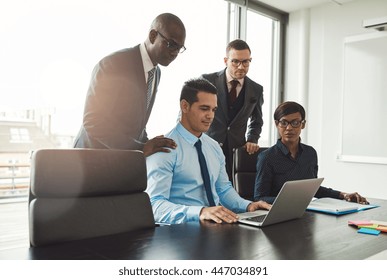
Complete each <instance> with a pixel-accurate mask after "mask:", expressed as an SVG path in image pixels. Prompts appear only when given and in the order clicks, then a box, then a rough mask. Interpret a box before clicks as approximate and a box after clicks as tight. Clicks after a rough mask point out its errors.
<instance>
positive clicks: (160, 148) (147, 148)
mask: <svg viewBox="0 0 387 280" xmlns="http://www.w3.org/2000/svg"><path fill="white" fill-rule="evenodd" d="M176 147H177V145H176V142H175V141H174V140H172V139H170V138H167V137H164V135H160V136H156V137H155V138H153V139H150V140H148V142H146V143H145V145H144V149H143V152H144V156H146V157H147V156H150V155H152V154H154V153H157V152H164V153H169V152H170V151H171V150H170V149H176Z"/></svg>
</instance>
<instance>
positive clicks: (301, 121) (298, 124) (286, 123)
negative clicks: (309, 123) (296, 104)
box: [275, 120, 305, 128]
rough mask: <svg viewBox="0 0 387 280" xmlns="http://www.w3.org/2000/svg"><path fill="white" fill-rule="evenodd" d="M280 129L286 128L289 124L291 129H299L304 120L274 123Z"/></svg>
mask: <svg viewBox="0 0 387 280" xmlns="http://www.w3.org/2000/svg"><path fill="white" fill-rule="evenodd" d="M275 122H276V123H277V124H278V125H279V126H280V127H282V128H286V127H288V125H289V124H290V125H291V126H292V127H293V128H297V127H300V126H301V124H303V123H305V120H292V121H287V120H280V121H275Z"/></svg>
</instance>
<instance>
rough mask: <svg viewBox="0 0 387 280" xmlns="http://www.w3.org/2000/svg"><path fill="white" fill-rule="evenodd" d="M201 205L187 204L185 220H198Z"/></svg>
mask: <svg viewBox="0 0 387 280" xmlns="http://www.w3.org/2000/svg"><path fill="white" fill-rule="evenodd" d="M202 208H203V206H189V207H188V211H187V221H188V222H191V221H199V220H200V211H202Z"/></svg>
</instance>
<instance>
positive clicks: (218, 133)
mask: <svg viewBox="0 0 387 280" xmlns="http://www.w3.org/2000/svg"><path fill="white" fill-rule="evenodd" d="M251 61H252V58H251V51H250V47H249V45H248V44H247V43H246V42H245V41H243V40H239V39H237V40H234V41H232V42H230V43H229V44H228V45H227V48H226V57H225V58H224V63H225V65H226V68H225V69H224V70H222V71H220V72H215V73H211V74H204V75H202V76H203V77H204V78H206V79H207V80H209V81H210V82H211V83H213V84H214V85H215V86H216V88H217V90H218V110H217V111H216V114H215V119H214V121H213V123H212V125H211V127H210V129H209V130H208V132H207V134H208V135H209V136H211V137H212V138H213V139H215V140H216V141H217V142H218V143H219V144H220V146H221V147H222V150H223V153H224V155H225V157H226V170H227V173H228V175H229V178H230V180H232V156H233V149H234V148H238V147H242V146H244V147H245V148H246V150H247V152H248V153H250V154H253V153H255V152H257V151H258V150H259V145H258V139H259V137H260V134H261V131H262V125H263V120H262V104H263V87H262V86H261V85H259V84H257V83H256V82H254V81H253V80H251V79H250V78H249V77H247V76H246V75H247V73H248V71H249V66H250V63H251ZM246 132H247V134H246Z"/></svg>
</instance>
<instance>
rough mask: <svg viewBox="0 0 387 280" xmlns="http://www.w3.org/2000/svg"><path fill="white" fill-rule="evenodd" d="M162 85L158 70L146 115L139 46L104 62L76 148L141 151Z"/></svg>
mask: <svg viewBox="0 0 387 280" xmlns="http://www.w3.org/2000/svg"><path fill="white" fill-rule="evenodd" d="M159 81H160V69H159V68H158V67H157V70H156V75H155V89H154V91H153V95H152V100H151V103H150V106H149V109H148V111H147V110H146V95H147V94H146V92H147V86H146V82H145V77H144V66H143V63H142V60H141V54H140V46H139V45H137V46H135V47H133V48H129V49H124V50H121V51H118V52H115V53H113V54H111V55H109V56H107V57H105V58H103V59H102V60H101V61H100V62H99V63H98V64H97V65H96V66H95V68H94V70H93V74H92V78H91V82H90V86H89V89H88V92H87V97H86V103H85V108H84V115H83V123H82V126H81V129H80V131H79V133H78V136H77V137H76V139H75V144H74V147H76V148H96V149H123V150H142V148H143V146H144V143H145V142H146V141H147V140H148V137H147V133H146V130H145V127H146V124H147V122H148V119H149V115H150V112H151V109H152V107H153V103H154V99H155V95H156V92H157V87H158V84H159Z"/></svg>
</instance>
